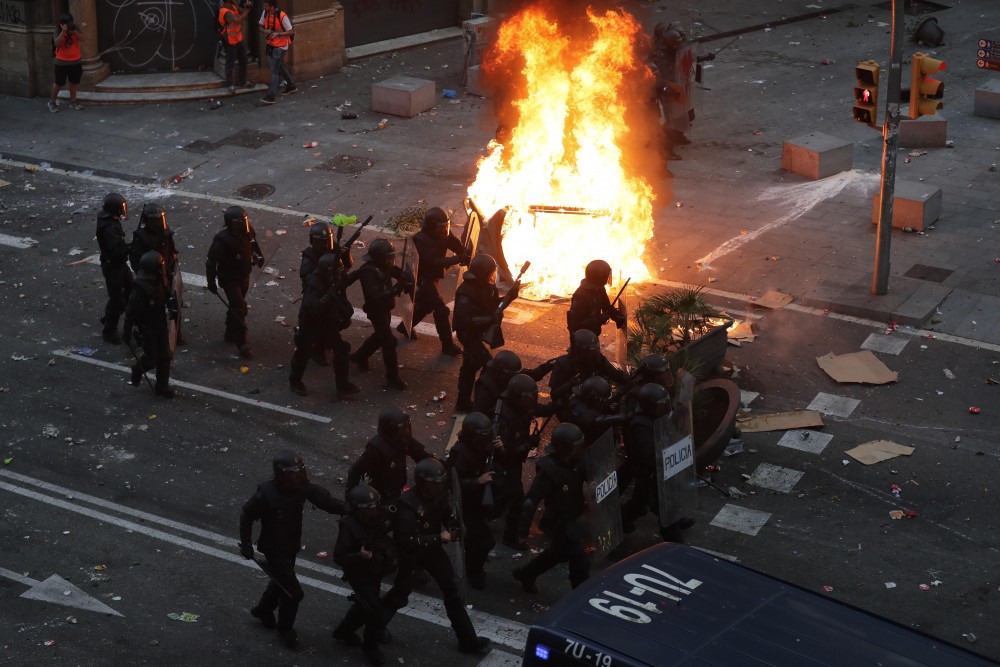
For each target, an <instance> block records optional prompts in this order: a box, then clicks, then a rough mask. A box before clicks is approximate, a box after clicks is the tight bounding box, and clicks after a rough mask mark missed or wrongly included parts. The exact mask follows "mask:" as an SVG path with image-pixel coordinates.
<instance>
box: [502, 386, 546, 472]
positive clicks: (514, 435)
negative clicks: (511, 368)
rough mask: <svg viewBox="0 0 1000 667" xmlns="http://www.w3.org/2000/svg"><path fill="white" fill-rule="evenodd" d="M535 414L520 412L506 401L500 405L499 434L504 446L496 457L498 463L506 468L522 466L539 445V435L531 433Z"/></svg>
mask: <svg viewBox="0 0 1000 667" xmlns="http://www.w3.org/2000/svg"><path fill="white" fill-rule="evenodd" d="M534 422H535V417H534V415H530V414H525V413H523V412H518V411H517V410H515V409H514V408H512V407H511V406H510V405H509V404H508V403H507V402H506V401H504V402H503V403H502V404H501V405H500V419H499V424H498V426H499V436H500V440H501V441H503V447H502V448H501V449H500V451H498V452H497V454H496V456H495V457H494V458H495V460H496V463H497V465H500V466H503V467H505V468H514V467H520V466H521V465H523V464H524V462H525V461H526V460H527V458H528V452H530V451H531V450H532V449H534V448H535V447H536V446H538V438H537V436H533V435H532V434H531V425H532V424H533V423H534Z"/></svg>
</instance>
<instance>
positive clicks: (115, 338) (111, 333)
mask: <svg viewBox="0 0 1000 667" xmlns="http://www.w3.org/2000/svg"><path fill="white" fill-rule="evenodd" d="M101 338H103V339H104V340H105V342H108V343H111V344H112V345H121V344H122V337H121V336H119V335H118V331H117V330H116V329H105V330H104V331H103V332H102V333H101Z"/></svg>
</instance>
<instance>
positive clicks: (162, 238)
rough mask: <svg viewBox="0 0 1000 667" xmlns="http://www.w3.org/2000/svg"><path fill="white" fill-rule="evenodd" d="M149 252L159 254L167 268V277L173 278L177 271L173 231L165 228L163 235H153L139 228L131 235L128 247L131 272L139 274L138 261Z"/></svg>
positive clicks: (143, 228) (146, 229)
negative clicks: (153, 251) (152, 251)
mask: <svg viewBox="0 0 1000 667" xmlns="http://www.w3.org/2000/svg"><path fill="white" fill-rule="evenodd" d="M150 250H155V251H156V252H158V253H160V257H162V258H163V262H164V264H166V266H167V276H173V275H174V271H176V270H177V246H176V245H174V231H173V230H172V229H170V228H169V227H167V230H166V231H165V232H164V233H163V234H154V233H152V232H151V231H150V230H149V229H148V228H146V227H140V228H139V229H137V230H135V232H133V233H132V244H131V246H130V247H129V256H128V258H129V259H128V261H129V263H130V264H131V265H132V270H133V271H134V272H136V273H139V260H140V259H142V256H143V255H145V254H146V253H147V252H149V251H150Z"/></svg>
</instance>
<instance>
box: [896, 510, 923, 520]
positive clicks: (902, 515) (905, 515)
mask: <svg viewBox="0 0 1000 667" xmlns="http://www.w3.org/2000/svg"><path fill="white" fill-rule="evenodd" d="M889 516H890V517H892V518H893V519H895V520H898V519H913V518H915V517H916V516H917V513H916V512H914V511H913V510H908V509H901V510H891V511H890V512H889Z"/></svg>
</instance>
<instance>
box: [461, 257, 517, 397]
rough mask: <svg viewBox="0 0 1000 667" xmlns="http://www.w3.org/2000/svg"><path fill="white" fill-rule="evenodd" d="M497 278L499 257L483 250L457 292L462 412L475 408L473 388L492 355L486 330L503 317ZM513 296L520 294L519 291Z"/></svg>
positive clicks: (473, 262)
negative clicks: (487, 341) (486, 337)
mask: <svg viewBox="0 0 1000 667" xmlns="http://www.w3.org/2000/svg"><path fill="white" fill-rule="evenodd" d="M496 282H497V263H496V260H495V259H493V258H492V257H490V256H489V255H486V254H483V253H480V254H478V255H476V256H475V257H474V258H473V259H472V261H471V262H469V270H468V271H466V272H465V278H464V279H463V280H462V284H461V285H459V286H458V290H457V291H456V292H455V321H454V326H455V333H456V334H457V335H458V341H459V342H460V343H461V344H462V347H463V348H464V350H463V353H462V367H461V368H460V369H459V370H458V396H457V397H456V400H455V410H457V411H458V412H471V411H472V409H473V403H472V389H473V386H474V385H475V383H476V374H477V373H479V371H481V370H482V369H483V368H484V367H485V366H486V364H487V362H489V360H490V359H492V355H491V354H490V351H489V348H488V347H487V346H486V343H484V342H483V334H484V333H486V330H487V329H489V328H490V326H491V325H493V324H499V323H500V322H501V321H502V320H503V313H502V312H500V310H499V306H500V301H501V299H500V293H499V292H498V291H497V287H496ZM508 296H510V295H508ZM512 296H513V297H514V298H516V297H517V293H516V292H515V293H514V294H513V295H512Z"/></svg>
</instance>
